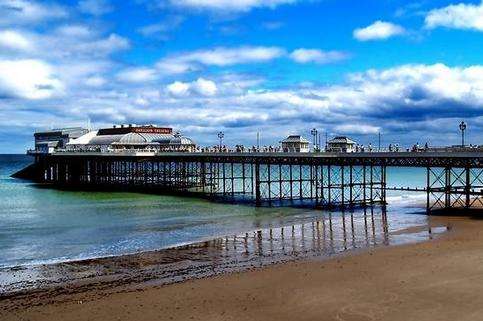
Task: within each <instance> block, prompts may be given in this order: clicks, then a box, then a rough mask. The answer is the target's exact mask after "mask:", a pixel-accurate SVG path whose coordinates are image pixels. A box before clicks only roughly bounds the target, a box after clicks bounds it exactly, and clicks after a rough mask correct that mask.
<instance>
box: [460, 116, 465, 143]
mask: <svg viewBox="0 0 483 321" xmlns="http://www.w3.org/2000/svg"><path fill="white" fill-rule="evenodd" d="M460 130H461V147H465V130H466V124H465V122H464V121H462V122H461V123H460Z"/></svg>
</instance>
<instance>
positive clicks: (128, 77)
mask: <svg viewBox="0 0 483 321" xmlns="http://www.w3.org/2000/svg"><path fill="white" fill-rule="evenodd" d="M156 78H157V74H156V70H155V69H151V68H145V67H139V68H130V69H127V70H124V71H121V72H120V73H118V74H117V79H119V80H121V81H124V82H131V83H139V82H149V81H153V80H155V79H156Z"/></svg>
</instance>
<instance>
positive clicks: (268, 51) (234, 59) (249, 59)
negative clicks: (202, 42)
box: [178, 47, 284, 66]
mask: <svg viewBox="0 0 483 321" xmlns="http://www.w3.org/2000/svg"><path fill="white" fill-rule="evenodd" d="M283 54H284V50H283V49H280V48H277V47H238V48H225V47H218V48H214V49H211V50H199V51H195V52H192V53H188V54H186V55H184V56H181V57H179V58H178V59H179V60H181V61H186V62H198V63H201V64H203V65H208V66H230V65H235V64H243V63H257V62H266V61H270V60H273V59H275V58H278V57H280V56H282V55H283Z"/></svg>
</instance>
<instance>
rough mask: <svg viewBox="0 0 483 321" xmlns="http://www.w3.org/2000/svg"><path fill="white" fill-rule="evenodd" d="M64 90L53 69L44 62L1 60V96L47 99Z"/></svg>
mask: <svg viewBox="0 0 483 321" xmlns="http://www.w3.org/2000/svg"><path fill="white" fill-rule="evenodd" d="M62 90H63V84H62V83H61V82H60V80H59V79H58V78H57V77H55V75H54V74H53V70H52V67H51V66H49V65H48V64H46V63H44V62H42V61H39V60H0V96H3V97H17V98H25V99H45V98H51V97H53V96H55V95H57V94H60V93H61V92H62Z"/></svg>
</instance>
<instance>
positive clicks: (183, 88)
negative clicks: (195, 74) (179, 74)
mask: <svg viewBox="0 0 483 321" xmlns="http://www.w3.org/2000/svg"><path fill="white" fill-rule="evenodd" d="M189 89H190V85H189V84H188V83H184V82H180V81H175V82H174V83H172V84H169V85H168V86H167V87H166V90H167V91H168V93H169V94H170V95H172V96H174V97H184V96H187V95H188V92H189Z"/></svg>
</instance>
